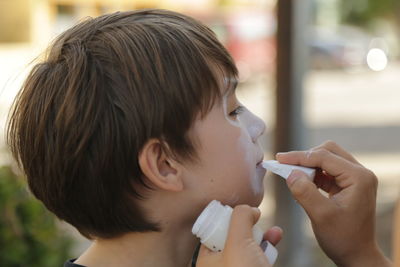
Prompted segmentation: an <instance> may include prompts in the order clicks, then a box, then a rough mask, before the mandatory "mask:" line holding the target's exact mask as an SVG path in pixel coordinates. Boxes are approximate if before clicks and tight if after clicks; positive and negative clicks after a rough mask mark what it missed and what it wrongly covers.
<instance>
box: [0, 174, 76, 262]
mask: <svg viewBox="0 0 400 267" xmlns="http://www.w3.org/2000/svg"><path fill="white" fill-rule="evenodd" d="M72 244H73V242H72V239H71V238H70V237H68V236H67V235H66V234H64V233H62V232H61V231H60V229H59V228H58V227H57V225H56V219H55V218H54V216H53V215H52V214H51V213H50V212H48V211H47V210H46V209H45V208H44V206H43V204H42V203H40V202H39V201H38V200H36V199H34V198H33V197H32V196H31V194H30V193H29V192H28V190H27V188H26V185H25V182H24V181H23V179H22V178H21V177H18V176H17V175H16V174H15V173H14V172H13V171H12V169H11V168H10V167H1V168H0V266H4V267H22V266H32V267H36V266H41V267H47V266H49V267H50V266H62V264H63V262H64V261H65V260H66V259H69V258H70V256H71V254H70V249H71V247H72Z"/></svg>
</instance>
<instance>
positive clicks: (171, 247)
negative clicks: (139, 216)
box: [75, 227, 198, 267]
mask: <svg viewBox="0 0 400 267" xmlns="http://www.w3.org/2000/svg"><path fill="white" fill-rule="evenodd" d="M187 228H188V229H182V228H179V227H177V228H175V227H174V228H170V229H169V230H168V231H163V232H148V233H129V234H125V235H123V236H121V237H118V238H114V239H102V240H96V241H94V242H93V244H92V245H91V246H90V247H89V248H88V249H87V250H86V251H85V252H84V253H83V254H82V255H81V256H80V257H79V258H78V259H77V260H76V261H75V263H77V264H81V265H84V266H88V267H92V266H96V267H103V266H104V267H106V266H120V267H134V266H143V267H153V266H154V267H156V266H157V267H158V266H163V267H189V266H190V264H191V260H192V256H193V254H194V251H195V248H196V245H197V244H198V241H197V239H196V238H195V237H194V236H193V235H192V233H191V229H190V227H187Z"/></svg>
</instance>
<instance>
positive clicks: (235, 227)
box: [225, 205, 260, 249]
mask: <svg viewBox="0 0 400 267" xmlns="http://www.w3.org/2000/svg"><path fill="white" fill-rule="evenodd" d="M259 218H260V210H259V209H257V208H251V207H250V206H247V205H239V206H236V207H235V208H234V209H233V212H232V217H231V222H230V225H229V231H228V237H227V240H226V244H225V248H227V249H230V248H231V247H234V246H236V245H238V244H241V243H242V242H243V241H244V240H246V239H248V238H253V226H254V224H255V223H256V222H257V220H258V219H259Z"/></svg>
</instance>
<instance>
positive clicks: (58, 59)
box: [8, 10, 265, 266]
mask: <svg viewBox="0 0 400 267" xmlns="http://www.w3.org/2000/svg"><path fill="white" fill-rule="evenodd" d="M236 78H237V69H236V67H235V65H234V63H233V60H232V58H231V57H230V55H229V54H228V52H227V51H226V50H225V49H224V47H223V46H222V45H221V44H220V43H219V42H218V40H217V39H216V37H215V35H214V33H212V31H210V30H209V29H208V28H207V27H205V26H204V25H202V24H201V23H199V22H197V21H196V20H194V19H192V18H189V17H187V16H184V15H181V14H178V13H174V12H170V11H165V10H140V11H135V12H118V13H114V14H109V15H104V16H101V17H98V18H95V19H89V20H86V21H83V22H81V23H79V24H78V25H76V26H75V27H73V28H71V29H69V30H67V31H66V32H64V33H63V34H62V35H61V36H60V37H58V39H57V40H55V42H54V43H53V45H52V46H51V47H50V49H49V51H48V55H47V57H46V59H45V60H44V61H43V62H41V63H39V64H37V65H36V66H35V67H34V68H33V70H32V71H31V73H30V75H29V76H28V78H27V80H26V82H25V84H24V86H23V88H22V90H21V92H20V94H19V95H18V97H17V99H16V101H15V103H14V107H13V110H12V112H11V116H10V122H9V128H8V142H9V144H10V146H11V150H12V152H13V155H14V157H15V158H16V159H18V160H19V163H20V165H21V167H22V168H23V170H24V172H25V173H26V175H27V178H28V183H29V186H30V189H31V190H32V192H33V194H34V195H35V196H36V197H37V198H38V199H40V200H41V201H42V202H43V203H44V204H45V205H46V207H47V208H48V209H49V210H50V211H52V212H53V213H54V214H56V215H57V216H58V217H59V218H60V219H62V220H65V221H66V222H68V223H70V224H72V225H73V226H74V227H76V228H77V229H78V230H79V231H80V232H81V233H82V234H83V235H84V236H86V237H88V238H90V239H92V240H93V241H94V242H93V244H92V245H91V246H90V247H89V248H88V250H87V251H85V252H84V253H83V254H82V255H81V256H80V257H79V258H78V259H76V260H75V262H74V263H72V262H69V263H67V264H66V265H67V266H188V265H189V263H190V260H191V257H192V255H193V252H194V250H195V247H196V245H197V243H198V241H197V240H196V238H195V237H194V236H193V235H192V234H191V227H192V225H193V223H194V221H195V219H196V218H197V216H198V215H199V214H200V212H201V210H202V209H203V208H204V207H205V206H206V205H207V204H208V203H209V202H210V201H211V200H213V199H217V200H220V201H221V202H223V204H228V205H230V206H236V205H238V204H248V205H251V206H258V205H259V204H260V202H261V200H262V198H263V186H262V180H263V177H264V174H265V171H264V169H263V168H261V167H260V165H259V163H260V162H261V161H262V159H263V152H262V149H261V147H260V146H259V145H258V138H259V137H260V136H261V135H262V133H263V132H264V129H265V125H264V123H263V122H262V121H261V120H260V119H259V118H257V117H255V116H254V115H253V114H251V113H250V112H249V111H248V110H247V109H246V108H244V107H243V106H241V105H240V103H239V102H238V100H237V99H236V96H235V87H236V83H237V82H236Z"/></svg>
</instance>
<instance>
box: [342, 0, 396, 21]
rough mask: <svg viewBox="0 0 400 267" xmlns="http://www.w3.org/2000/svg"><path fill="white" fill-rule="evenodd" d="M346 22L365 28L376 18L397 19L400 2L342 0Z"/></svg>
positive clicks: (387, 0) (389, 0)
mask: <svg viewBox="0 0 400 267" xmlns="http://www.w3.org/2000/svg"><path fill="white" fill-rule="evenodd" d="M341 11H342V12H341V13H342V19H343V21H344V22H347V23H351V24H355V25H359V26H364V25H367V24H368V23H370V22H371V20H373V19H375V18H387V19H395V17H396V16H398V15H400V14H399V13H400V1H399V0H379V1H377V0H351V1H349V0H341Z"/></svg>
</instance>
